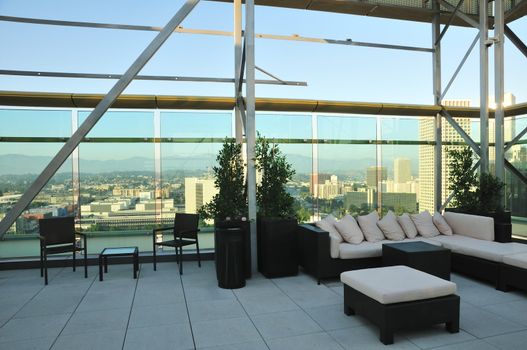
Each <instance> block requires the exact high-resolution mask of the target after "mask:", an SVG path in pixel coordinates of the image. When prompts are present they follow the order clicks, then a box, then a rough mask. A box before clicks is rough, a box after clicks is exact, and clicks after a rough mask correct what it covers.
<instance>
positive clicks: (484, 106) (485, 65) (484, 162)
mask: <svg viewBox="0 0 527 350" xmlns="http://www.w3.org/2000/svg"><path fill="white" fill-rule="evenodd" d="M441 1H442V0H441ZM487 5H488V0H479V24H480V26H479V89H480V90H479V100H480V103H479V108H480V117H479V120H480V145H481V146H480V159H481V164H480V166H481V173H482V174H483V173H488V172H489V52H488V46H487V45H488V39H489V31H488V28H489V27H488V14H487Z"/></svg>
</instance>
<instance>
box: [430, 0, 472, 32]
mask: <svg viewBox="0 0 527 350" xmlns="http://www.w3.org/2000/svg"><path fill="white" fill-rule="evenodd" d="M438 1H439V3H440V4H441V5H443V6H444V7H446V8H447V9H449V10H450V11H452V13H454V14H455V15H456V16H457V17H459V18H461V19H462V20H463V21H465V22H467V23H468V24H470V25H471V26H473V27H474V28H477V29H479V23H478V22H477V21H476V20H474V19H472V18H471V17H469V16H467V14H465V13H464V12H462V11H456V7H455V6H454V5H452V4H449V3H448V2H446V1H445V0H438Z"/></svg>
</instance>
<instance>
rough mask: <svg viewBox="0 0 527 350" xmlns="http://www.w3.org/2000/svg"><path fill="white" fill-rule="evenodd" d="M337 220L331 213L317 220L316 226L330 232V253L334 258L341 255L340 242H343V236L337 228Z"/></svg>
mask: <svg viewBox="0 0 527 350" xmlns="http://www.w3.org/2000/svg"><path fill="white" fill-rule="evenodd" d="M336 222H337V219H335V217H334V216H333V215H331V214H329V215H328V216H326V217H325V218H324V219H322V220H320V221H317V222H315V226H317V227H318V228H319V229H321V230H324V231H327V232H328V233H329V239H330V242H329V254H330V256H331V257H332V258H334V259H336V258H338V257H339V244H340V243H342V236H341V235H340V233H339V232H338V231H337V229H336V228H335V223H336Z"/></svg>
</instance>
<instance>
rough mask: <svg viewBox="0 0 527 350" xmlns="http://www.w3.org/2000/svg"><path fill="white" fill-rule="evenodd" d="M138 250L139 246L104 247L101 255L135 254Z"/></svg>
mask: <svg viewBox="0 0 527 350" xmlns="http://www.w3.org/2000/svg"><path fill="white" fill-rule="evenodd" d="M136 251H137V247H124V248H104V250H103V251H102V252H101V255H125V254H130V255H131V254H134V253H135V252H136Z"/></svg>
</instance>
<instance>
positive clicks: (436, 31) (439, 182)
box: [432, 0, 443, 210]
mask: <svg viewBox="0 0 527 350" xmlns="http://www.w3.org/2000/svg"><path fill="white" fill-rule="evenodd" d="M432 9H433V10H434V11H435V14H434V18H433V19H432V44H433V45H434V53H433V54H432V62H433V66H432V71H433V77H432V83H433V85H434V86H433V93H434V104H435V105H436V106H440V105H441V40H440V39H439V36H440V30H441V22H440V19H441V12H440V6H439V2H438V1H437V0H432ZM442 123H443V120H442V119H441V114H440V113H437V114H436V115H435V120H434V141H435V144H434V209H435V210H439V208H440V206H441V202H442V200H443V177H442V175H443V143H442V142H443V125H442Z"/></svg>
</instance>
